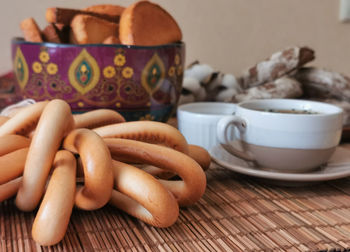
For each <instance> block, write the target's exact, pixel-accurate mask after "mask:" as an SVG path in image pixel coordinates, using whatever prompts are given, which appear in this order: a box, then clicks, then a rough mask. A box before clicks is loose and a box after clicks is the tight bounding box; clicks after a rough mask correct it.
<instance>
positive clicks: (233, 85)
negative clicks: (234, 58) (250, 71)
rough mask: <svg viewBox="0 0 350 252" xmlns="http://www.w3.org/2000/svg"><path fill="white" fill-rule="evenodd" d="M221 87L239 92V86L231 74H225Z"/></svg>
mask: <svg viewBox="0 0 350 252" xmlns="http://www.w3.org/2000/svg"><path fill="white" fill-rule="evenodd" d="M221 85H222V86H224V87H226V88H229V89H235V90H237V91H240V90H241V86H240V85H239V83H238V81H237V79H236V77H235V76H234V75H232V74H225V75H224V76H223V77H222V80H221Z"/></svg>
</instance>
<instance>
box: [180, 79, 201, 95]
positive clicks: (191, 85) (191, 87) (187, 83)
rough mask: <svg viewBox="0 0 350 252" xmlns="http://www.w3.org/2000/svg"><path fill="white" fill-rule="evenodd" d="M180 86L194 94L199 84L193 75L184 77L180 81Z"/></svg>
mask: <svg viewBox="0 0 350 252" xmlns="http://www.w3.org/2000/svg"><path fill="white" fill-rule="evenodd" d="M182 87H183V88H185V89H187V90H188V91H190V92H192V93H193V94H196V93H198V92H199V89H200V88H201V85H200V83H199V81H198V80H197V79H195V78H193V77H185V78H184V80H183V83H182Z"/></svg>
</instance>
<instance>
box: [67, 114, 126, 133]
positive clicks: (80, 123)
mask: <svg viewBox="0 0 350 252" xmlns="http://www.w3.org/2000/svg"><path fill="white" fill-rule="evenodd" d="M73 117H74V121H75V128H77V129H78V128H87V129H93V128H97V127H102V126H105V125H109V124H115V123H122V122H125V118H124V117H123V116H122V115H121V114H119V113H118V112H117V111H115V110H111V109H96V110H92V111H89V112H85V113H83V114H76V115H74V116H73Z"/></svg>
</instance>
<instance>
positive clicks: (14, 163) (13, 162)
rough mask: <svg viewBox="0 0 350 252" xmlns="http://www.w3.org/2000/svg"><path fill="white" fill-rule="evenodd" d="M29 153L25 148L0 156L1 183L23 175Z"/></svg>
mask: <svg viewBox="0 0 350 252" xmlns="http://www.w3.org/2000/svg"><path fill="white" fill-rule="evenodd" d="M27 153H28V148H23V149H19V150H15V151H13V152H10V153H8V154H6V155H3V156H1V157H0V185H1V184H3V183H6V182H9V181H11V180H13V179H15V178H17V177H19V176H21V175H22V173H23V169H24V165H25V162H26V158H27Z"/></svg>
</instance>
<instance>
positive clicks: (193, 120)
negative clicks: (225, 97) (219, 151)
mask: <svg viewBox="0 0 350 252" xmlns="http://www.w3.org/2000/svg"><path fill="white" fill-rule="evenodd" d="M235 110H236V104H233V103H223V102H195V103H187V104H183V105H180V106H179V107H178V108H177V122H178V129H179V130H180V132H181V133H182V134H183V135H184V137H185V138H186V140H187V142H188V143H189V144H195V145H199V146H201V147H203V148H205V149H206V150H208V151H209V150H210V149H211V148H212V147H214V146H215V145H218V144H219V141H218V139H217V136H216V126H217V122H218V121H219V120H220V119H221V118H223V117H225V116H228V115H232V114H234V112H235ZM228 135H229V136H228V138H229V139H230V138H231V137H232V136H230V133H229V134H228Z"/></svg>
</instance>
